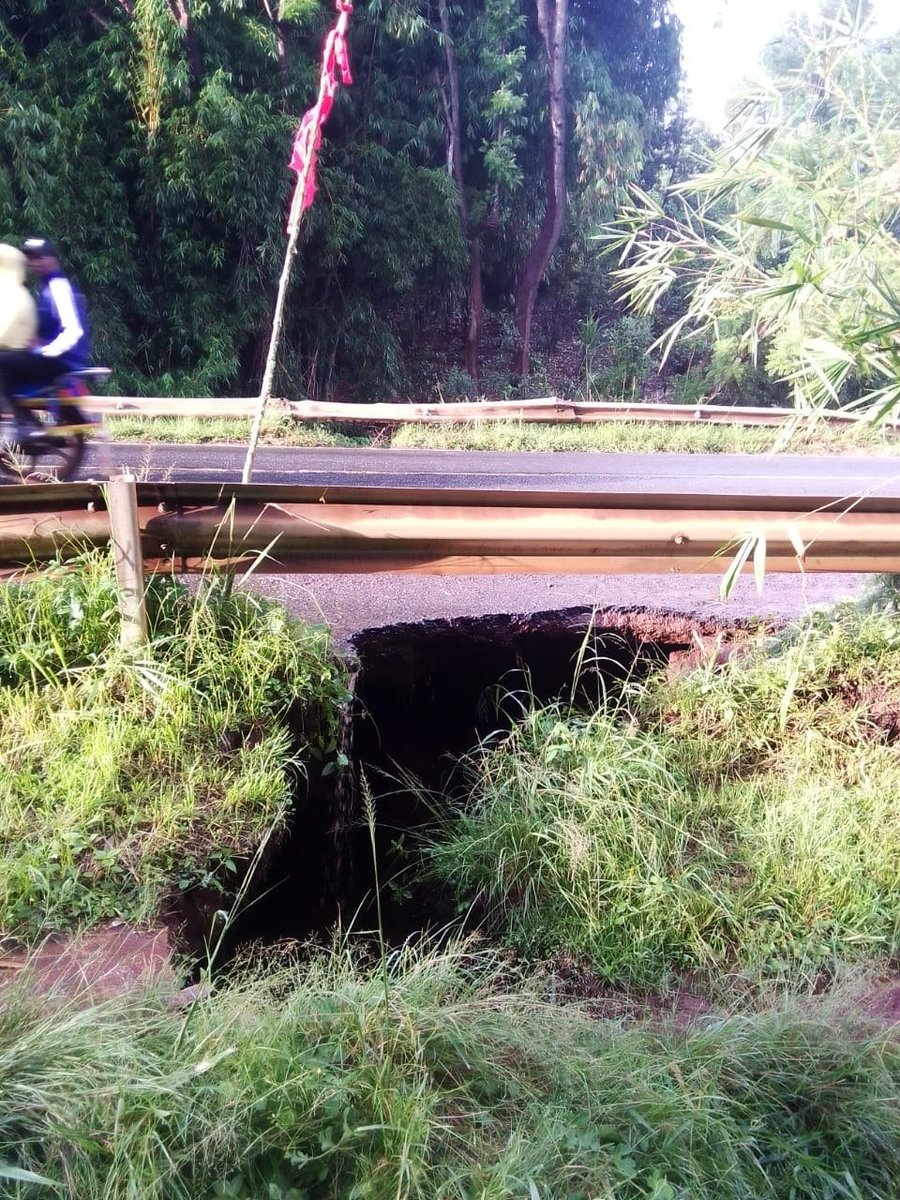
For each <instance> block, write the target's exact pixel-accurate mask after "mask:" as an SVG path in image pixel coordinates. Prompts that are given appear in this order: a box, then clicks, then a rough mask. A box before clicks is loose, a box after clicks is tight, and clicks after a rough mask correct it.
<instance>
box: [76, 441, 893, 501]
mask: <svg viewBox="0 0 900 1200" xmlns="http://www.w3.org/2000/svg"><path fill="white" fill-rule="evenodd" d="M107 457H108V460H109V461H110V462H111V464H112V466H114V467H120V466H129V467H131V468H132V469H133V470H135V471H136V472H138V473H139V474H140V475H141V476H143V477H146V478H154V479H171V480H179V479H183V480H198V479H208V480H211V481H217V480H222V481H223V482H227V481H231V480H235V479H238V478H240V473H241V467H242V466H243V461H244V453H243V450H242V449H241V448H240V447H237V446H166V445H155V446H146V445H139V444H125V443H117V444H114V445H111V446H98V447H97V448H95V449H93V450H92V453H91V456H90V457H89V458H88V460H87V462H86V464H85V474H86V475H87V476H90V475H91V473H92V472H102V471H103V469H104V464H105V462H106V460H107ZM253 478H254V480H255V481H257V482H259V483H311V484H316V483H322V484H325V483H329V484H381V485H397V486H406V487H426V486H430V487H458V488H528V489H531V490H534V491H543V490H547V491H557V490H564V491H572V492H580V491H615V492H628V491H636V490H639V491H642V492H695V493H718V494H723V495H738V494H742V493H745V492H749V493H753V494H760V495H776V494H779V493H783V492H790V493H792V494H795V495H798V496H823V495H837V496H843V495H848V494H850V493H859V492H872V493H874V494H877V495H885V496H900V458H895V459H891V458H875V457H859V458H850V457H843V456H837V455H834V456H822V457H817V456H816V457H814V456H809V455H781V456H778V457H774V456H772V457H769V456H766V455H760V454H753V455H751V454H584V453H577V454H551V453H536V452H529V453H528V454H511V453H506V452H500V451H493V450H483V451H473V452H466V451H459V450H381V449H377V448H374V447H373V448H365V449H338V450H335V449H312V450H297V449H281V448H272V447H264V448H263V449H261V450H260V452H259V454H258V457H257V460H256V467H255V470H254V475H253Z"/></svg>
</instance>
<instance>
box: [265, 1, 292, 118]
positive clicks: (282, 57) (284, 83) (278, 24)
mask: <svg viewBox="0 0 900 1200" xmlns="http://www.w3.org/2000/svg"><path fill="white" fill-rule="evenodd" d="M263 8H264V9H265V10H266V16H267V17H268V18H269V20H270V21H271V23H272V28H273V29H274V30H275V49H276V52H277V54H278V74H279V75H280V76H281V109H282V111H284V108H285V106H286V104H287V90H288V86H289V85H290V82H291V75H290V62H289V60H288V48H287V42H286V41H285V38H284V22H283V21H281V20H279V18H278V8H277V7H276V8H273V7H272V4H271V3H270V0H263Z"/></svg>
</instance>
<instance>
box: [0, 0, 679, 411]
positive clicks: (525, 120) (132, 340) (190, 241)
mask: <svg viewBox="0 0 900 1200" xmlns="http://www.w3.org/2000/svg"><path fill="white" fill-rule="evenodd" d="M666 2H667V0H628V3H627V4H624V5H622V4H613V3H611V2H610V0H578V2H577V3H574V4H573V6H572V10H571V13H570V20H569V38H568V43H569V55H568V62H567V75H566V87H567V99H566V102H567V106H568V109H569V110H570V114H571V116H570V120H569V130H570V132H569V140H570V142H571V147H570V153H569V157H568V163H569V188H570V193H571V197H572V200H571V203H572V205H573V206H574V208H575V213H576V216H577V218H578V220H577V221H570V224H569V228H570V229H572V228H577V230H578V236H574V235H570V236H569V237H568V238H566V239H564V241H563V243H562V245H561V248H560V250H559V252H558V254H557V256H556V259H555V260H554V263H553V264H551V269H552V271H551V273H552V274H553V277H554V279H555V280H556V281H557V286H558V287H559V288H562V287H563V286H566V285H568V286H569V287H570V288H571V286H572V280H573V278H574V277H575V276H577V275H578V272H579V270H580V269H581V266H582V265H583V261H584V260H583V255H580V253H579V249H580V247H581V246H582V245H583V240H582V239H581V231H582V230H583V229H584V228H586V227H587V224H588V223H590V221H593V220H595V219H596V217H597V216H598V215H604V214H605V210H606V206H609V205H611V204H612V203H613V202H614V201H615V198H616V196H617V194H618V190H619V189H620V188H621V186H622V185H623V184H624V183H625V182H627V181H628V180H629V179H632V178H635V177H636V176H637V174H638V173H639V172H640V170H641V169H642V166H643V161H644V146H645V143H647V144H649V142H650V141H651V140H652V139H653V138H654V137H656V131H657V129H658V127H659V124H660V122H661V120H662V117H663V114H664V111H665V108H666V104H667V101H668V100H669V98H670V97H671V96H672V95H673V93H674V92H675V90H676V88H677V83H678V37H677V26H676V25H675V24H674V23H673V22H672V21H671V19H670V18H668V16H667V9H666ZM444 12H445V15H446V20H447V21H448V22H449V26H450V29H451V32H452V38H453V40H454V44H455V46H456V50H457V58H458V62H459V68H460V72H461V78H462V84H463V97H464V117H465V120H464V122H463V130H464V134H465V144H464V146H463V160H462V162H463V168H464V187H465V189H466V192H467V194H468V199H469V211H470V213H471V221H472V222H473V223H474V224H475V225H477V227H478V228H479V230H483V233H484V285H485V288H484V290H485V295H486V297H487V301H488V304H489V305H492V306H494V307H496V308H500V309H503V308H508V307H509V305H510V304H511V300H512V296H511V289H512V282H513V280H514V278H515V273H516V269H517V268H516V264H517V262H518V261H519V260H520V259H521V257H522V255H523V253H524V252H525V248H527V245H528V244H529V241H530V240H531V239H533V236H534V229H535V228H536V226H537V224H538V223H539V222H540V220H541V214H542V212H543V208H544V206H545V203H546V187H545V185H544V172H545V160H546V141H547V117H546V106H547V97H546V93H547V86H546V77H545V76H546V65H545V63H544V62H543V59H542V57H541V47H540V39H539V38H538V35H537V32H536V28H535V14H534V12H533V0H463V2H462V3H461V4H459V5H458V6H453V7H452V8H451V9H449V10H448V9H444ZM332 17H333V13H332V9H331V6H329V5H328V4H326V3H324V2H317V0H281V3H280V4H276V3H275V0H93V2H91V0H0V75H2V78H3V84H2V94H3V103H2V107H3V112H4V120H3V121H2V122H0V215H2V224H3V236H4V237H7V238H11V239H14V238H16V237H20V236H24V235H26V234H31V233H34V232H41V233H45V234H48V235H50V236H54V237H56V238H58V239H59V241H60V242H61V244H62V246H63V248H64V250H65V253H66V255H67V258H68V261H69V262H70V264H71V266H72V268H73V269H74V272H75V274H76V275H77V276H78V278H79V280H80V282H81V284H82V286H83V288H84V290H85V292H86V293H87V294H88V297H89V301H90V306H91V309H92V312H93V320H94V325H95V331H96V335H95V340H96V343H97V350H98V355H99V356H100V357H102V358H104V359H109V360H110V361H111V362H112V363H114V364H115V366H116V369H117V385H118V388H119V389H120V390H122V391H131V390H134V391H138V392H140V391H147V390H150V389H152V390H153V391H154V392H160V391H163V392H174V393H182V394H204V393H208V394H223V393H224V394H235V393H244V394H247V393H250V394H252V392H253V391H254V390H255V388H256V387H257V386H258V382H259V375H260V366H261V358H262V356H263V354H264V350H265V343H266V337H267V332H268V320H269V317H270V313H271V307H272V303H273V297H274V291H275V282H276V279H277V275H278V271H279V269H280V262H281V255H282V251H283V247H284V220H285V213H286V206H287V201H288V195H289V190H290V187H291V177H290V175H289V172H288V170H287V159H288V152H289V146H290V140H291V135H292V131H293V129H294V127H295V125H296V121H297V117H298V114H299V113H300V112H302V111H303V109H304V108H305V107H306V106H307V105H308V104H309V102H310V100H311V98H312V96H313V92H314V88H315V86H316V81H317V71H318V55H319V49H320V45H321V41H322V36H323V32H324V30H325V28H326V27H327V25H328V24H329V23H330V22H331V20H332ZM440 24H441V22H440V19H439V15H438V9H437V7H436V6H435V5H434V4H433V3H432V0H416V2H415V3H409V4H406V3H399V2H396V0H373V2H372V3H370V4H368V5H366V6H359V7H358V8H357V11H356V12H355V14H354V17H353V22H352V27H351V31H352V45H351V58H352V61H353V68H354V73H355V83H354V85H353V86H352V87H351V88H348V89H346V90H345V91H344V92H343V93H342V95H341V96H340V98H339V101H338V104H337V106H336V108H335V111H334V113H333V114H332V117H331V120H330V121H329V125H328V130H327V137H326V145H325V147H324V152H323V157H322V163H321V175H320V190H319V202H318V203H317V204H316V206H315V207H314V209H313V210H312V213H311V216H310V219H309V222H308V225H307V227H306V230H305V233H304V243H303V249H302V257H301V262H300V266H299V268H298V270H297V278H296V279H295V282H294V287H293V290H292V294H291V300H290V312H289V321H288V337H287V345H286V348H285V351H284V354H283V363H282V374H281V376H280V378H279V380H278V386H279V388H280V389H281V390H283V391H286V392H288V393H289V394H291V395H298V394H300V393H301V392H304V391H305V392H307V393H308V394H321V393H322V392H323V391H334V390H337V389H340V390H342V391H344V392H347V391H350V392H351V393H352V394H356V395H365V394H367V393H368V394H371V393H375V392H384V391H385V390H390V389H401V388H402V387H403V385H404V382H405V380H406V378H407V360H406V351H407V349H408V347H409V346H410V345H411V344H412V342H413V341H414V339H415V337H416V335H417V333H418V332H420V331H421V330H422V329H423V328H427V327H432V326H436V325H438V324H440V325H441V326H442V327H447V326H448V325H451V326H452V325H454V324H456V323H458V321H459V318H460V317H461V316H462V315H463V313H464V311H465V308H466V304H467V298H466V297H467V287H466V281H467V277H468V267H469V254H468V249H467V234H469V233H470V232H471V231H470V230H468V229H465V228H463V227H462V225H461V223H460V216H459V195H458V191H457V187H456V185H455V182H454V178H453V174H452V171H450V170H448V148H449V136H450V134H449V116H448V107H447V95H448V80H447V54H446V48H447V39H446V38H444V37H443V36H442V35H441V33H440ZM605 215H608V213H606V214H605ZM583 290H584V289H583V287H582V292H583ZM461 349H462V345H461V341H460V357H461Z"/></svg>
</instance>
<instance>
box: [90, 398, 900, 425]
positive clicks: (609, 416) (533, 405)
mask: <svg viewBox="0 0 900 1200" xmlns="http://www.w3.org/2000/svg"><path fill="white" fill-rule="evenodd" d="M257 403H258V402H257V401H256V400H255V399H223V400H209V399H206V400H204V399H197V398H193V397H185V398H184V399H178V398H172V397H166V396H157V397H134V396H91V397H89V398H87V399H85V401H84V402H83V404H82V406H83V407H84V408H85V409H87V410H88V411H90V412H93V413H103V414H107V415H118V416H128V415H131V416H140V417H198V418H201V419H209V420H214V419H216V418H219V419H233V420H241V419H243V420H250V419H251V418H252V416H253V413H254V411H255V409H256V405H257ZM272 411H273V413H282V414H283V415H284V416H287V417H290V418H292V419H293V420H295V421H316V422H328V421H333V422H337V423H339V424H357V425H379V424H388V425H393V424H404V423H414V424H425V425H445V424H453V423H455V422H467V421H476V422H477V421H523V422H535V423H543V424H578V425H591V424H597V423H599V422H603V421H655V422H668V423H671V424H693V423H695V422H704V421H705V422H709V423H711V424H721V425H772V426H782V425H785V424H787V423H788V422H790V421H799V422H800V424H801V425H804V424H808V423H815V422H821V421H824V422H825V423H826V424H828V425H838V426H853V425H858V424H862V423H864V418H862V417H859V416H856V415H854V414H853V413H846V412H830V411H828V412H823V413H815V414H808V415H804V414H802V413H797V412H796V410H794V409H792V408H754V407H750V406H735V407H731V406H726V405H724V404H696V405H687V404H650V403H647V404H645V403H634V404H627V403H621V402H619V401H608V402H606V401H591V402H585V403H583V404H580V403H576V402H572V401H568V400H562V399H559V398H558V397H556V396H547V397H543V398H541V397H538V398H536V399H534V400H488V401H466V402H459V403H452V404H343V403H334V404H332V403H325V402H320V401H315V400H277V401H273V403H272ZM882 428H885V429H887V430H889V431H890V432H892V433H893V432H896V431H897V429H900V422H896V421H892V422H889V423H888V424H886V425H884V426H882Z"/></svg>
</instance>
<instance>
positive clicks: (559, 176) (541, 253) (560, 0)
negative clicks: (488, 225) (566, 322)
mask: <svg viewBox="0 0 900 1200" xmlns="http://www.w3.org/2000/svg"><path fill="white" fill-rule="evenodd" d="M536 3H537V19H538V30H539V31H540V34H541V38H542V39H543V42H544V49H545V51H546V54H547V67H548V72H549V98H550V146H549V168H548V171H547V207H546V210H545V212H544V219H543V221H542V222H541V227H540V229H539V230H538V235H537V237H536V239H535V242H534V245H533V246H532V247H531V250H530V251H529V252H528V256H527V257H526V259H525V261H524V262H523V263H522V267H521V270H520V271H519V277H518V279H517V281H516V311H515V326H516V352H515V358H514V361H513V368H514V370H515V371H516V372H517V374H519V375H527V374H528V370H529V367H530V364H531V318H532V315H533V313H534V301H535V298H536V296H537V292H538V287H539V286H540V282H541V280H542V279H543V277H544V272H545V271H546V270H547V264H548V262H549V261H550V256H551V255H552V254H553V251H554V250H555V249H556V247H557V245H558V244H559V239H560V235H561V234H562V231H563V225H564V224H565V219H566V91H565V69H566V23H567V20H568V0H536Z"/></svg>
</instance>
